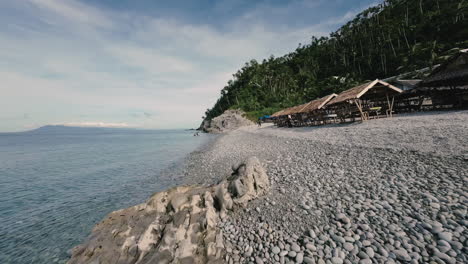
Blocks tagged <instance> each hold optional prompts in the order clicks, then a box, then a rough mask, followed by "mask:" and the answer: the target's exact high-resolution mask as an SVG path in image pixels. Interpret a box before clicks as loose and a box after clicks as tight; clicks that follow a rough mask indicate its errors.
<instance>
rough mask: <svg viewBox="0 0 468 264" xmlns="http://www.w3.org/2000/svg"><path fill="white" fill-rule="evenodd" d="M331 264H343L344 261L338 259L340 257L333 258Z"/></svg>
mask: <svg viewBox="0 0 468 264" xmlns="http://www.w3.org/2000/svg"><path fill="white" fill-rule="evenodd" d="M331 262H332V263H333V264H343V260H342V259H341V258H338V257H333V258H332V259H331Z"/></svg>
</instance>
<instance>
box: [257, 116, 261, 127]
mask: <svg viewBox="0 0 468 264" xmlns="http://www.w3.org/2000/svg"><path fill="white" fill-rule="evenodd" d="M257 124H258V126H259V127H261V126H262V120H261V119H260V118H259V119H258V121H257Z"/></svg>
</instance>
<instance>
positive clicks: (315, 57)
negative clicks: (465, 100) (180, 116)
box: [205, 0, 468, 119]
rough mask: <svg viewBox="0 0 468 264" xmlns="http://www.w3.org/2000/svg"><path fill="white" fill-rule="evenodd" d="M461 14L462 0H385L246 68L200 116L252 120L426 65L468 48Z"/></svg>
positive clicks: (465, 7) (467, 12) (466, 10)
mask: <svg viewBox="0 0 468 264" xmlns="http://www.w3.org/2000/svg"><path fill="white" fill-rule="evenodd" d="M467 16H468V0H424V1H423V0H385V1H384V2H383V3H382V4H380V5H378V6H376V7H371V8H369V9H367V10H365V11H363V12H361V13H360V14H358V15H357V16H356V17H355V18H354V19H353V20H352V21H349V22H348V23H347V24H346V25H344V26H342V27H341V28H340V29H338V30H337V31H336V32H333V33H331V34H330V36H329V37H322V38H315V37H312V40H311V42H310V43H309V44H307V45H299V47H298V48H297V49H296V50H295V51H294V52H292V53H289V54H287V55H284V56H282V57H279V58H274V57H273V56H272V57H270V58H268V59H265V60H263V61H262V62H261V63H259V62H257V61H255V60H252V61H250V62H248V63H246V64H245V66H244V67H243V68H242V69H240V70H239V71H238V72H237V73H236V74H234V75H233V77H234V78H233V80H230V81H229V82H228V84H227V85H226V86H225V87H224V88H223V89H222V90H221V96H220V98H219V99H218V101H217V102H216V104H215V105H214V106H213V108H211V109H208V110H207V111H206V113H205V117H206V118H207V119H211V118H213V117H216V116H218V115H220V114H222V113H223V112H224V111H225V110H227V109H237V108H239V109H242V110H244V111H245V112H247V116H248V117H250V118H253V119H254V118H257V117H259V116H262V115H264V114H271V113H273V112H276V111H278V110H280V109H283V108H285V107H289V106H292V105H297V104H301V103H305V102H307V101H310V100H313V99H315V98H317V97H321V96H325V95H327V94H330V93H332V92H335V93H336V92H340V91H343V90H345V89H348V88H350V87H352V86H354V85H357V84H359V83H361V82H363V81H365V80H372V79H376V78H380V79H383V78H385V77H389V76H394V75H398V74H400V73H404V72H408V71H413V70H416V69H420V68H424V67H431V66H432V65H435V64H438V63H440V62H443V61H444V60H445V59H447V58H448V56H449V55H451V54H453V53H455V52H456V51H457V50H458V48H466V47H468V17H467Z"/></svg>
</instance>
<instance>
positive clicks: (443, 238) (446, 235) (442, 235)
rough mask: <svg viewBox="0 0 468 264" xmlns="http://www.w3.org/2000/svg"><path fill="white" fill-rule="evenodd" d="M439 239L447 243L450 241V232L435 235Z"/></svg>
mask: <svg viewBox="0 0 468 264" xmlns="http://www.w3.org/2000/svg"><path fill="white" fill-rule="evenodd" d="M437 235H438V236H439V238H440V239H442V240H445V241H447V242H450V241H452V233H450V232H440V233H438V234H437Z"/></svg>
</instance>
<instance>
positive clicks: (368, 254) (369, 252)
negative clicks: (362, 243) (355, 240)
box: [366, 247, 375, 258]
mask: <svg viewBox="0 0 468 264" xmlns="http://www.w3.org/2000/svg"><path fill="white" fill-rule="evenodd" d="M366 254H367V256H369V258H373V257H374V254H375V253H374V249H373V248H371V247H367V248H366Z"/></svg>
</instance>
